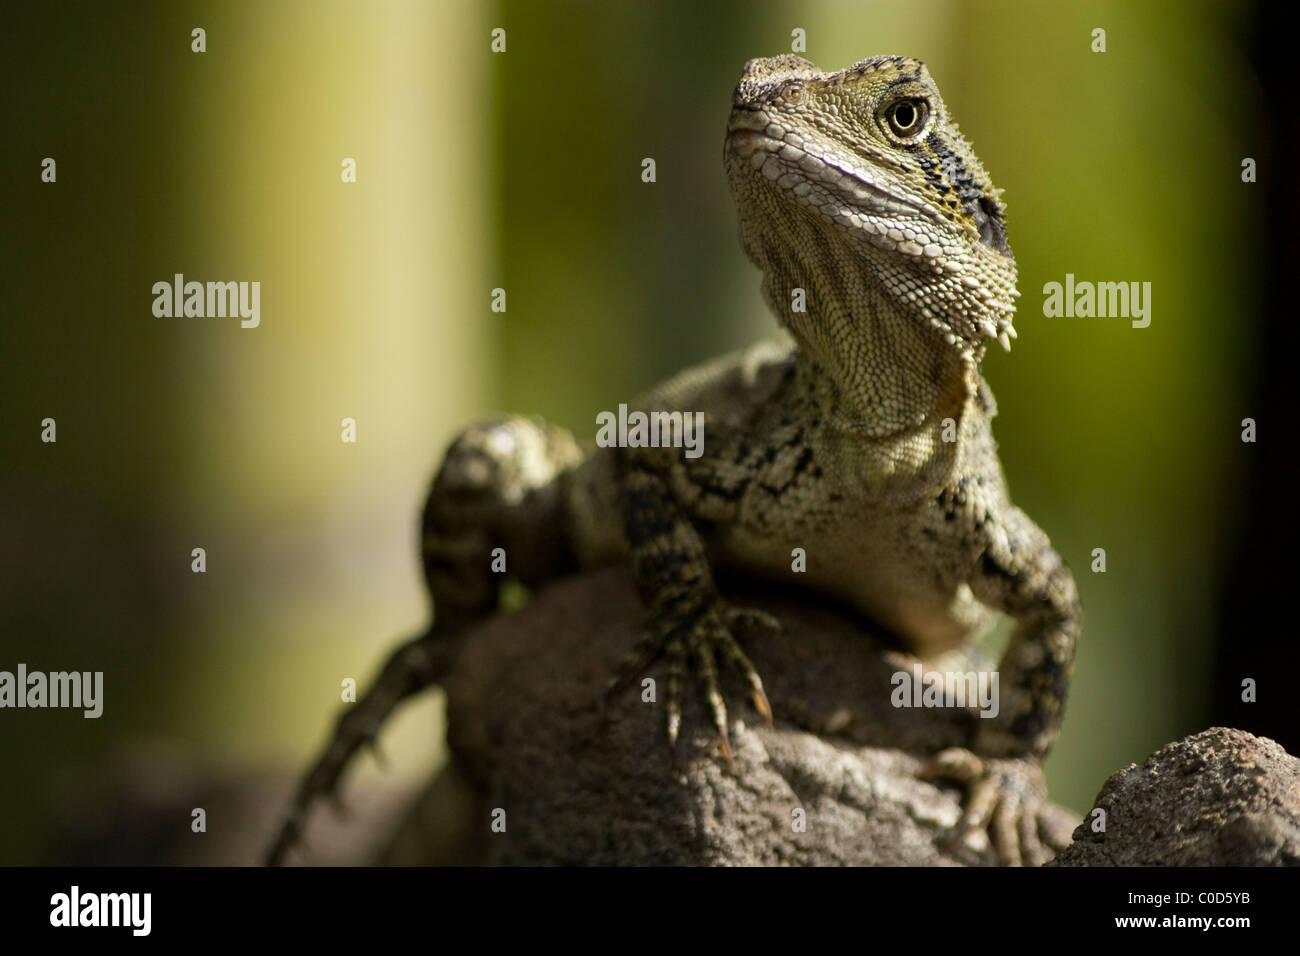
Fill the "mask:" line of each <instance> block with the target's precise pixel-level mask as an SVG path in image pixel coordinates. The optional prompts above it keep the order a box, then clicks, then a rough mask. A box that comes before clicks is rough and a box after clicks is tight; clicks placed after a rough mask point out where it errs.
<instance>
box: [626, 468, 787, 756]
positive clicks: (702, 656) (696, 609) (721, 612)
mask: <svg viewBox="0 0 1300 956" xmlns="http://www.w3.org/2000/svg"><path fill="white" fill-rule="evenodd" d="M623 488H624V501H625V517H626V525H625V526H626V535H627V542H628V547H629V550H630V553H631V558H632V569H633V574H634V577H635V579H636V584H637V590H638V592H639V593H640V595H641V600H642V603H643V604H644V606H645V608H646V611H647V618H648V620H647V624H646V627H645V632H644V634H643V636H642V638H641V640H640V641H638V642H637V645H636V646H635V647H634V648H633V649H632V651H631V652H630V653H629V655H628V656H627V658H626V659H625V660H624V661H623V663H622V664H621V665H620V667H619V668H618V672H617V673H616V676H615V677H614V678H613V680H611V682H610V686H609V691H608V694H609V695H612V694H613V693H615V692H616V691H618V690H620V689H622V688H624V687H626V686H627V685H628V684H630V683H631V682H632V681H633V680H634V679H635V678H636V677H637V676H638V675H640V674H641V673H642V672H643V671H644V669H645V668H646V667H647V666H649V665H650V664H651V663H653V662H654V661H655V660H657V659H658V658H660V657H666V658H667V660H668V682H667V688H666V694H665V711H666V715H667V730H668V741H669V745H670V746H671V747H674V748H675V746H676V743H677V737H678V734H679V732H680V730H681V721H682V707H681V701H682V696H681V695H682V682H683V679H684V677H685V675H686V673H687V671H688V670H689V669H690V667H691V666H692V665H693V666H694V668H695V669H696V670H697V671H698V674H699V676H700V678H701V680H702V681H703V683H704V687H705V694H706V698H707V702H708V706H709V711H710V714H711V715H712V719H713V724H714V727H715V728H716V729H717V732H718V737H719V741H720V746H721V749H722V755H723V758H724V759H725V760H726V762H727V765H728V766H729V767H731V766H732V755H731V743H730V739H729V737H728V734H727V708H726V703H725V702H724V700H723V696H722V691H721V689H720V688H719V686H718V660H719V658H721V659H722V660H723V661H725V662H726V663H728V664H730V665H731V666H733V667H734V668H736V669H737V670H738V671H739V672H740V673H741V675H742V676H743V677H744V679H745V680H746V682H747V683H748V684H749V688H750V693H751V696H752V698H753V701H754V706H755V707H756V708H757V709H758V711H759V713H760V714H761V715H762V716H763V718H764V719H765V720H766V721H767V722H768V723H769V724H770V723H771V721H772V709H771V706H770V705H769V704H768V700H767V694H766V693H765V692H764V690H763V681H762V679H761V678H760V677H759V676H758V673H757V671H755V670H754V666H753V664H752V663H750V660H749V658H748V657H747V656H746V654H745V652H744V651H743V650H742V649H741V647H740V645H739V644H738V643H737V642H736V639H735V636H734V633H733V632H734V630H736V629H738V628H740V627H743V626H759V627H765V628H778V629H779V627H780V625H779V624H778V623H777V622H776V620H775V618H773V617H771V616H770V615H768V614H766V613H764V612H762V611H757V610H753V609H742V608H735V607H732V606H730V605H729V604H727V603H726V602H725V601H723V600H722V598H721V597H720V596H719V595H718V592H717V589H716V587H715V586H714V582H713V572H712V569H711V568H710V566H709V559H708V554H707V552H706V549H705V545H704V542H703V540H702V539H701V538H700V535H699V532H698V531H697V530H696V529H695V527H694V525H693V524H692V523H691V522H690V521H689V520H688V518H687V517H686V516H685V514H684V513H683V512H682V510H681V509H680V508H679V507H678V505H677V504H676V503H675V502H674V501H673V499H672V497H671V494H670V492H669V489H668V485H667V483H666V482H665V480H664V478H663V477H661V476H660V475H659V474H656V473H655V472H653V471H650V470H648V469H646V468H643V467H640V466H638V465H636V464H629V465H628V467H627V468H626V471H625V475H624V481H623Z"/></svg>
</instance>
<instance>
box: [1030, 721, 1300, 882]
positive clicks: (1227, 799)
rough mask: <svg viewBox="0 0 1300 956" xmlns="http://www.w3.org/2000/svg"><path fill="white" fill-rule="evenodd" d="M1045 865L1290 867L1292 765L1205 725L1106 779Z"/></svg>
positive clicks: (1271, 747)
mask: <svg viewBox="0 0 1300 956" xmlns="http://www.w3.org/2000/svg"><path fill="white" fill-rule="evenodd" d="M1095 808H1096V809H1101V810H1103V811H1105V818H1104V819H1105V832H1094V830H1093V827H1092V825H1091V820H1092V819H1093V816H1094V814H1093V813H1090V814H1088V816H1087V817H1086V818H1085V820H1084V822H1083V823H1082V824H1080V825H1079V828H1078V829H1076V830H1075V831H1074V843H1072V844H1071V845H1070V846H1069V847H1068V848H1067V849H1066V850H1065V851H1064V852H1063V853H1062V854H1060V855H1059V856H1058V857H1057V858H1056V859H1055V860H1054V861H1053V862H1052V863H1051V864H1049V865H1052V866H1296V865H1300V760H1298V759H1296V758H1295V757H1293V756H1291V755H1290V754H1288V753H1287V752H1286V751H1285V750H1283V749H1282V748H1281V747H1280V746H1279V745H1278V744H1276V743H1275V742H1273V741H1272V740H1269V739H1268V738H1266V737H1255V736H1252V735H1251V734H1248V733H1246V732H1245V731H1244V730H1232V729H1230V728H1226V727H1211V728H1210V729H1209V730H1205V731H1202V732H1201V733H1199V734H1194V735H1193V736H1191V737H1186V738H1184V739H1183V740H1179V741H1176V742H1175V743H1172V744H1168V745H1167V746H1164V747H1162V748H1160V749H1159V750H1157V751H1156V752H1155V753H1153V754H1152V755H1151V756H1150V757H1148V758H1147V760H1146V763H1144V764H1143V765H1142V766H1140V767H1139V766H1137V765H1136V764H1131V765H1130V766H1128V767H1126V768H1125V769H1123V770H1120V771H1118V772H1116V773H1114V774H1111V776H1110V778H1109V779H1108V780H1107V781H1106V783H1105V784H1104V785H1103V786H1102V788H1101V793H1099V794H1098V795H1097V800H1096V804H1095Z"/></svg>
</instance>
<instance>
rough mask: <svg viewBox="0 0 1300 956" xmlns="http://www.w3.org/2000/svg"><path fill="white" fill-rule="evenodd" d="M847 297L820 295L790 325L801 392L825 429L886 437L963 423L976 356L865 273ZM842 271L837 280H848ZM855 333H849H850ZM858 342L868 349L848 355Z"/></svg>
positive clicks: (973, 383)
mask: <svg viewBox="0 0 1300 956" xmlns="http://www.w3.org/2000/svg"><path fill="white" fill-rule="evenodd" d="M851 275H852V278H850V279H849V280H847V282H848V284H849V285H854V284H857V285H858V286H859V287H858V288H856V289H848V290H843V291H846V292H848V294H847V295H835V296H825V295H818V293H819V292H821V289H820V288H818V286H820V283H818V286H814V289H813V290H812V292H813V294H812V296H810V298H811V299H812V300H813V301H812V302H811V303H810V307H809V309H808V312H807V313H806V314H805V315H801V316H798V317H797V318H795V319H793V320H790V321H788V322H787V325H789V326H790V329H791V331H792V332H793V333H794V335H795V338H796V339H797V340H798V341H799V342H800V345H801V346H802V348H801V351H802V352H803V355H802V356H801V361H800V363H799V392H800V395H801V397H802V398H803V399H804V400H805V401H807V402H808V403H809V404H810V405H811V406H812V407H814V408H815V409H817V412H818V418H819V419H820V420H821V421H822V422H823V424H824V425H825V426H826V427H829V428H833V429H836V430H839V431H844V432H847V433H851V434H854V435H857V436H859V437H861V438H867V439H889V438H891V437H896V436H902V435H906V434H911V433H915V432H917V431H918V430H920V431H924V430H930V429H935V428H938V427H940V426H941V423H942V421H943V419H945V418H952V419H954V420H955V421H956V422H960V421H961V418H962V415H963V411H964V409H965V407H966V405H967V402H968V401H969V400H970V399H971V397H972V396H973V395H974V394H975V390H976V386H977V379H978V377H977V375H976V371H975V361H976V360H975V358H974V357H973V356H972V355H970V354H969V353H966V352H963V351H962V350H960V349H957V348H954V347H953V346H952V345H951V344H950V343H948V342H946V341H945V340H944V338H943V335H942V334H941V333H940V332H939V331H938V330H936V329H935V328H934V327H933V326H932V325H931V324H930V322H929V321H927V319H926V318H925V317H924V316H921V315H919V314H914V313H912V312H910V311H908V310H906V309H904V308H902V307H900V306H899V305H898V304H897V303H896V302H895V301H894V300H892V299H891V298H890V297H889V296H887V295H886V294H884V293H882V292H881V291H880V290H879V289H878V288H871V286H870V284H869V283H870V276H871V273H870V272H869V271H868V270H865V269H860V270H856V271H855V272H853V273H852V274H851ZM845 281H846V280H845V279H844V278H843V273H841V277H840V279H839V280H838V283H839V284H840V285H843V284H844V283H845ZM847 330H852V332H851V335H845V332H846V331H847ZM848 338H852V339H856V340H857V341H858V342H860V343H862V344H863V345H864V346H865V347H864V348H862V349H851V350H845V349H844V348H843V342H844V341H845V340H846V339H848Z"/></svg>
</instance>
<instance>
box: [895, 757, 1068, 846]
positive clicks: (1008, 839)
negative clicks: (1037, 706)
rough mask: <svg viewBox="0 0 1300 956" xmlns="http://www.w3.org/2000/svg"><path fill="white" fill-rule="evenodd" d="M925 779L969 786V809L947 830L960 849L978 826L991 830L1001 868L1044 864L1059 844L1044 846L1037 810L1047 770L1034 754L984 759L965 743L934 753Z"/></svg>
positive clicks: (924, 770)
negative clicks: (961, 745)
mask: <svg viewBox="0 0 1300 956" xmlns="http://www.w3.org/2000/svg"><path fill="white" fill-rule="evenodd" d="M921 776H922V777H940V778H944V779H949V780H955V781H957V782H958V783H961V784H963V785H964V786H965V787H966V801H965V810H964V812H963V813H962V818H961V820H960V821H958V823H957V826H956V827H954V828H953V830H952V832H951V833H950V834H949V837H948V841H947V842H948V843H949V845H950V846H951V847H953V848H954V849H955V848H958V847H960V846H961V845H962V844H963V843H964V842H965V840H966V837H967V836H969V835H970V834H971V833H973V832H975V831H977V830H984V831H987V833H988V836H989V842H990V843H991V844H992V846H993V851H994V853H995V854H996V855H997V858H998V862H1000V863H1001V864H1002V865H1003V866H1042V865H1043V864H1044V863H1046V862H1047V861H1048V860H1050V859H1051V858H1052V857H1053V856H1054V855H1055V854H1056V851H1058V850H1060V849H1062V847H1059V846H1051V847H1050V848H1048V847H1045V846H1044V845H1043V841H1042V839H1040V836H1039V821H1038V817H1039V813H1040V811H1041V810H1042V809H1043V807H1044V805H1045V804H1046V802H1047V785H1046V783H1045V782H1044V781H1043V768H1042V766H1041V765H1040V763H1039V762H1038V760H1036V759H1034V758H1032V757H999V758H983V757H980V756H978V755H977V754H975V753H974V752H972V751H970V750H966V749H965V748H963V747H951V748H949V749H947V750H944V751H942V752H941V753H939V754H937V755H935V756H934V757H933V758H932V759H931V760H930V761H929V762H928V763H927V764H926V765H925V766H924V767H923V768H922V770H921Z"/></svg>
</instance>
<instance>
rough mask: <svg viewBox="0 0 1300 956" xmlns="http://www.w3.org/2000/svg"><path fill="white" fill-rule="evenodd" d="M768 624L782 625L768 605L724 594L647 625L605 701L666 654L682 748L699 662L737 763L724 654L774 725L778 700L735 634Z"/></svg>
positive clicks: (672, 729) (673, 725) (725, 746)
mask: <svg viewBox="0 0 1300 956" xmlns="http://www.w3.org/2000/svg"><path fill="white" fill-rule="evenodd" d="M753 628H758V629H763V630H768V631H773V632H778V633H779V632H780V631H781V623H780V622H779V621H778V620H777V619H776V618H774V617H773V616H772V615H770V614H768V613H767V612H765V611H759V610H757V609H754V608H735V607H732V606H731V605H729V604H727V603H726V602H725V601H723V600H721V599H720V598H715V599H714V600H712V601H711V602H709V603H707V604H704V605H702V606H699V607H697V608H695V609H694V610H693V611H692V612H690V613H686V614H680V615H676V616H674V617H672V618H670V619H667V620H656V621H654V622H653V623H651V624H650V625H648V626H647V628H646V630H645V632H644V633H643V635H642V637H641V639H640V640H639V641H638V642H637V644H636V646H635V647H634V648H633V649H632V652H631V653H630V654H629V655H628V656H627V658H625V659H624V661H623V663H622V664H621V665H620V666H619V669H618V673H617V674H616V675H615V677H614V678H613V679H612V680H611V681H610V682H609V687H608V689H607V690H606V692H605V706H606V707H607V706H608V703H609V700H610V698H612V697H613V696H614V694H616V693H617V692H618V691H620V690H622V689H623V688H625V687H627V686H628V685H629V684H631V683H632V682H633V681H634V680H635V679H636V678H637V677H638V676H639V675H640V674H642V673H643V672H644V671H645V669H646V668H647V667H649V666H650V665H651V664H653V663H654V662H655V661H656V660H658V659H659V658H660V657H665V658H667V661H668V685H667V688H666V693H665V695H664V703H665V710H666V711H667V715H668V717H667V721H668V744H669V746H670V747H672V748H673V749H674V752H675V750H676V745H677V737H678V734H679V733H680V731H681V725H682V680H683V678H684V677H685V675H686V672H687V670H688V665H690V664H691V663H693V665H694V669H695V670H696V672H697V673H698V674H699V675H700V677H701V678H702V679H703V681H704V689H705V699H706V700H707V702H708V705H709V711H710V713H711V715H712V717H713V726H714V728H715V729H716V730H717V732H718V741H719V746H720V747H721V749H722V756H723V759H724V760H726V762H727V767H728V769H732V770H734V769H735V764H734V762H733V760H732V755H731V740H730V738H729V737H728V735H727V706H726V703H725V702H724V701H723V698H722V691H721V689H720V688H719V686H718V657H719V656H721V657H722V658H723V659H724V660H726V661H727V662H728V663H730V664H731V666H732V667H734V668H735V669H736V670H738V671H739V672H740V674H741V676H742V677H744V679H745V682H746V683H747V684H748V685H749V689H750V697H751V699H752V700H753V702H754V707H755V708H756V709H757V710H758V712H759V714H761V715H762V717H763V719H764V720H765V721H766V722H767V724H768V726H769V727H770V726H771V725H772V706H771V704H770V703H769V702H768V699H767V694H766V692H765V691H764V690H763V681H762V678H760V677H759V676H758V672H757V671H756V670H755V669H754V665H753V664H752V663H751V662H750V660H749V657H748V656H747V655H746V654H745V652H744V651H743V650H742V649H741V647H740V644H739V643H737V641H736V639H735V637H734V636H733V631H735V630H746V629H753Z"/></svg>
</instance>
